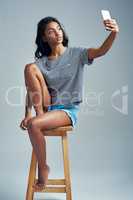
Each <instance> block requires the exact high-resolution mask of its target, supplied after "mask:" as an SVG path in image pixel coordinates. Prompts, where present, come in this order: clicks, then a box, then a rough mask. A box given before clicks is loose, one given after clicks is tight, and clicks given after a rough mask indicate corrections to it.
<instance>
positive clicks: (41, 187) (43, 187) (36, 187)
mask: <svg viewBox="0 0 133 200" xmlns="http://www.w3.org/2000/svg"><path fill="white" fill-rule="evenodd" d="M33 188H34V189H36V190H43V189H45V184H44V183H38V182H37V183H36V184H34V185H33Z"/></svg>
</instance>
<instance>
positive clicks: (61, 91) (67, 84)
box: [34, 47, 93, 105]
mask: <svg viewBox="0 0 133 200" xmlns="http://www.w3.org/2000/svg"><path fill="white" fill-rule="evenodd" d="M92 62H93V59H89V58H88V49H87V48H82V47H67V48H66V49H65V51H64V52H63V54H62V55H61V56H59V57H58V58H57V59H54V60H49V59H48V57H47V56H43V57H42V58H39V59H37V60H36V61H35V62H34V63H35V64H36V65H37V66H38V67H39V69H40V71H41V72H42V74H43V76H44V79H45V81H46V84H47V87H48V90H49V92H50V95H51V100H52V102H51V103H52V104H54V105H55V104H56V105H57V104H63V105H73V104H79V103H81V102H82V101H83V100H82V98H83V97H82V96H83V72H84V65H85V64H88V65H90V64H92Z"/></svg>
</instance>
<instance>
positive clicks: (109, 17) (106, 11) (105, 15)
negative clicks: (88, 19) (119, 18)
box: [101, 10, 111, 20]
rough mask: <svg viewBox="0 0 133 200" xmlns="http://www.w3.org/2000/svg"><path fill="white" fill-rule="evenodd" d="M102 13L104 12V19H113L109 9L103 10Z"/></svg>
mask: <svg viewBox="0 0 133 200" xmlns="http://www.w3.org/2000/svg"><path fill="white" fill-rule="evenodd" d="M101 14H102V17H103V20H107V19H111V15H110V12H109V11H108V10H101Z"/></svg>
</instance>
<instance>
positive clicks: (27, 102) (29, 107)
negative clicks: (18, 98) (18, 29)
mask: <svg viewBox="0 0 133 200" xmlns="http://www.w3.org/2000/svg"><path fill="white" fill-rule="evenodd" d="M31 111H32V102H31V99H30V95H29V92H28V91H27V94H26V98H25V117H27V116H31Z"/></svg>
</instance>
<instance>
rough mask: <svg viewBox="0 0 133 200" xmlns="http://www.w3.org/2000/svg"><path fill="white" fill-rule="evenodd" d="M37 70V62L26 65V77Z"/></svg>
mask: <svg viewBox="0 0 133 200" xmlns="http://www.w3.org/2000/svg"><path fill="white" fill-rule="evenodd" d="M35 71H36V68H35V64H33V63H30V64H26V65H25V69H24V75H25V77H27V76H29V75H31V74H33V73H34V72H35Z"/></svg>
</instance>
